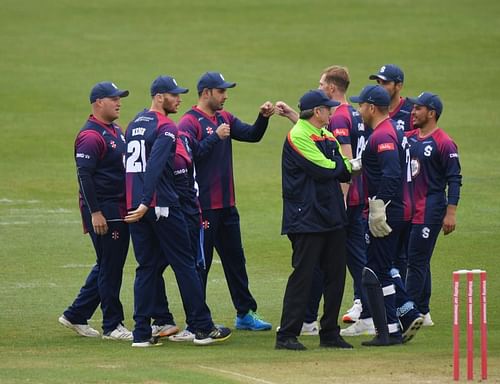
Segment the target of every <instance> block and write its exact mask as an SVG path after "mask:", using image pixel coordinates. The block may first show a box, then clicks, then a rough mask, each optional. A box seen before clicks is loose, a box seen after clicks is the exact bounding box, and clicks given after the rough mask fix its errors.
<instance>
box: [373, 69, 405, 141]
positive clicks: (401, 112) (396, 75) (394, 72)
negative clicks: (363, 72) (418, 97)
mask: <svg viewBox="0 0 500 384" xmlns="http://www.w3.org/2000/svg"><path fill="white" fill-rule="evenodd" d="M369 79H370V80H376V81H377V83H378V84H379V85H381V86H382V87H384V88H385V90H386V91H387V92H388V93H389V96H390V97H391V104H390V105H389V117H390V118H391V119H392V120H394V123H395V124H396V128H397V129H399V130H402V131H411V130H412V129H413V121H412V118H411V110H412V108H413V104H412V103H411V101H410V100H409V99H408V98H404V97H401V90H402V89H403V84H404V79H405V75H404V73H403V71H402V70H401V68H399V67H398V66H397V65H394V64H385V65H383V66H382V67H380V70H379V71H378V73H377V74H374V75H371V76H370V77H369Z"/></svg>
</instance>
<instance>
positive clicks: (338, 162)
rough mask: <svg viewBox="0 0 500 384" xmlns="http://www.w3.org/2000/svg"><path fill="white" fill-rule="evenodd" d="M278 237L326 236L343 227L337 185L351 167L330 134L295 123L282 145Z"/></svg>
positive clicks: (348, 176) (343, 214) (342, 205)
mask: <svg viewBox="0 0 500 384" xmlns="http://www.w3.org/2000/svg"><path fill="white" fill-rule="evenodd" d="M281 172H282V189H283V221H282V230H281V233H282V234H288V233H315V232H327V231H332V230H335V229H339V228H342V227H344V226H345V225H346V224H347V216H346V211H345V203H344V197H343V195H342V190H341V188H340V183H341V182H347V181H349V180H350V179H351V165H350V163H349V160H348V159H347V158H346V157H345V156H343V155H342V153H341V151H340V146H339V144H338V142H337V140H336V139H335V137H334V136H333V134H332V133H331V132H329V131H328V130H327V129H325V128H321V129H320V128H316V127H315V126H313V125H312V124H311V123H309V122H308V121H307V120H303V119H299V121H298V122H297V124H295V126H294V127H293V128H292V129H291V130H290V132H289V133H288V135H287V138H286V140H285V143H284V145H283V154H282V163H281Z"/></svg>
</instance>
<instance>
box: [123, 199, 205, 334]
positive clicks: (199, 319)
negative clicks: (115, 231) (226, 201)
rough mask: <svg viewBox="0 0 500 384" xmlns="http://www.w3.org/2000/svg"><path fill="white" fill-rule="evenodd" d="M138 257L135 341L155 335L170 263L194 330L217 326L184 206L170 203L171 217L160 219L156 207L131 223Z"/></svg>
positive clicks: (135, 292)
mask: <svg viewBox="0 0 500 384" xmlns="http://www.w3.org/2000/svg"><path fill="white" fill-rule="evenodd" d="M130 234H131V236H132V243H133V246H134V252H135V257H136V260H137V263H138V264H139V265H138V266H137V269H136V276H135V282H134V320H135V329H134V332H133V333H134V341H135V342H141V341H145V340H149V338H150V337H151V325H150V324H151V318H152V317H153V316H154V315H155V313H157V311H158V304H159V303H160V299H159V298H158V296H157V295H158V292H159V288H158V287H159V286H160V284H161V282H160V280H159V279H160V277H161V276H162V274H163V271H164V270H165V268H166V267H167V265H170V266H171V267H172V269H173V271H174V274H175V278H176V280H177V285H178V287H179V291H180V294H181V298H182V303H183V305H184V311H185V314H186V318H187V319H190V322H191V323H192V324H190V325H192V328H193V330H194V331H209V330H211V329H212V328H213V327H214V324H213V322H212V317H211V314H210V311H209V309H208V307H207V306H206V304H205V295H204V291H203V283H202V281H201V280H200V278H199V275H198V272H197V270H196V265H195V259H194V257H193V255H192V252H191V244H190V239H189V234H188V230H187V224H186V220H185V218H184V215H183V213H182V211H181V209H180V208H178V207H170V210H169V216H168V217H160V218H159V219H157V217H156V215H155V212H154V210H153V209H149V210H148V212H147V213H146V215H145V216H144V217H143V218H142V219H141V220H140V221H138V222H137V223H133V224H131V225H130Z"/></svg>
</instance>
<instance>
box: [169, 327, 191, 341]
mask: <svg viewBox="0 0 500 384" xmlns="http://www.w3.org/2000/svg"><path fill="white" fill-rule="evenodd" d="M194 338H195V334H194V333H192V332H190V331H188V330H187V329H184V330H183V331H180V332H179V333H177V334H175V335H172V336H169V337H168V339H169V340H170V341H193V340H194Z"/></svg>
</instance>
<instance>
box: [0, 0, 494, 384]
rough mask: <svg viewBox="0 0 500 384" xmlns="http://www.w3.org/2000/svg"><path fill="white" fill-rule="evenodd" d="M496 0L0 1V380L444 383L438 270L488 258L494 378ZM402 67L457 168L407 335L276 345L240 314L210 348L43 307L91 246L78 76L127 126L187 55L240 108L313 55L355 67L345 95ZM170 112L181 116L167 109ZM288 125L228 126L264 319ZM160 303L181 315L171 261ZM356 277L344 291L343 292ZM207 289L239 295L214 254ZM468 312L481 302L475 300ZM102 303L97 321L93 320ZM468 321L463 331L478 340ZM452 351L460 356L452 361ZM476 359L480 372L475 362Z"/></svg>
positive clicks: (192, 80) (447, 370) (314, 72)
mask: <svg viewBox="0 0 500 384" xmlns="http://www.w3.org/2000/svg"><path fill="white" fill-rule="evenodd" d="M499 16H500V3H499V2H498V1H493V0H480V1H476V2H469V1H465V0H459V1H452V0H443V1H439V2H437V1H430V0H424V1H419V2H417V1H408V0H401V1H397V2H396V1H388V0H380V1H378V2H372V1H369V0H360V1H347V0H342V1H326V0H312V1H307V2H306V1H299V0H293V1H278V0H269V1H262V0H255V1H252V2H250V1H243V0H233V1H229V0H219V1H217V2H215V1H210V0H209V1H200V0H196V1H179V0H175V1H168V2H167V1H166V2H159V1H151V0H143V1H141V2H137V1H131V0H121V1H117V0H102V1H96V0H87V1H71V0H46V1H35V0H26V1H13V0H3V1H2V6H1V12H0V31H1V33H0V57H1V59H0V73H1V74H0V126H1V129H0V146H1V151H0V154H1V155H0V159H1V160H0V176H1V182H0V260H1V264H2V266H1V268H0V383H144V384H146V383H147V384H152V383H174V384H177V383H179V384H180V383H204V384H209V383H265V384H277V383H351V382H375V383H385V382H389V381H390V382H405V381H406V382H412V383H413V382H415V383H439V382H451V362H452V359H451V351H452V336H451V319H452V312H451V309H452V308H451V272H452V271H453V270H455V269H462V268H482V269H486V270H487V271H488V273H489V280H488V294H489V296H488V300H489V302H488V305H489V306H488V320H489V345H490V349H489V354H490V359H489V363H490V364H489V368H490V378H489V382H500V353H499V352H500V321H499V316H500V312H499V309H500V302H499V300H498V298H497V297H496V292H498V291H499V290H500V283H499V280H498V273H499V272H500V268H499V266H498V265H499V263H498V253H499V250H500V224H499V223H500V208H499V203H498V199H499V198H500V192H499V191H500V158H499V156H498V155H497V152H498V145H499V143H500V141H499V140H498V129H499V124H498V117H497V114H498V112H495V111H498V109H497V108H498V107H497V104H498V95H497V94H498V89H500V69H499V68H500V66H499V65H498V63H499V61H500V28H499V27H498V17H499ZM386 63H397V64H399V65H400V66H401V67H402V68H403V69H404V70H405V74H406V82H405V88H404V95H411V96H415V95H417V94H419V93H420V92H421V91H423V90H428V91H433V92H436V93H438V94H439V95H440V96H441V97H442V99H443V101H444V105H445V108H444V113H443V116H442V118H441V119H440V125H441V126H442V127H443V128H445V129H446V130H447V131H448V132H449V134H450V135H451V136H452V137H453V138H454V139H455V141H456V142H457V143H458V145H459V150H460V153H461V163H462V167H463V169H462V170H463V176H464V179H463V182H464V185H463V189H462V199H461V202H460V207H459V212H458V227H457V230H456V232H455V233H453V234H452V235H451V236H449V237H446V238H445V237H441V238H440V239H439V242H438V246H437V249H436V251H435V254H434V259H433V283H434V288H433V298H432V302H431V306H432V317H433V319H434V321H435V323H436V325H435V327H433V328H426V329H424V330H422V331H421V332H420V333H419V334H418V335H417V337H416V338H415V340H414V341H412V342H411V343H409V344H408V345H405V346H402V347H394V348H387V349H377V350H373V349H366V348H362V347H361V346H360V342H361V341H362V340H365V339H366V338H359V339H358V338H355V339H354V340H352V341H353V343H354V346H355V349H354V350H353V351H325V350H320V349H319V348H318V339H317V337H304V338H302V339H303V341H304V343H305V344H306V346H307V347H309V350H308V351H306V352H304V353H293V352H287V351H275V350H274V349H273V345H274V332H264V333H258V334H254V333H248V332H241V331H235V332H234V334H233V337H232V338H231V340H230V341H229V342H228V343H226V344H224V345H217V346H209V347H206V348H200V347H196V346H194V345H185V344H182V345H177V344H176V345H174V343H168V342H166V343H164V345H163V346H161V347H159V348H152V349H147V350H135V349H132V348H131V347H130V345H129V343H118V342H108V341H102V340H100V339H99V340H89V339H84V338H79V337H77V336H75V335H74V334H73V333H71V332H70V331H69V330H67V329H64V328H63V327H61V326H60V325H59V324H58V323H57V317H58V316H59V315H60V314H61V312H62V311H63V310H64V309H65V308H66V306H67V305H68V304H70V302H71V301H72V300H73V298H74V296H75V295H76V293H77V292H78V289H79V288H80V286H81V284H82V283H83V281H84V278H85V277H86V275H87V273H88V271H89V269H90V266H91V265H92V263H93V261H94V260H93V251H92V248H91V244H90V241H89V240H88V238H87V237H85V236H83V235H82V234H81V225H80V217H79V212H78V209H77V183H76V177H75V167H74V160H73V140H74V137H75V135H76V132H77V131H78V130H79V128H80V127H81V126H82V124H83V122H84V121H85V119H86V117H87V115H88V114H89V113H90V106H89V104H88V93H89V91H90V88H91V87H92V85H93V84H94V83H96V82H98V81H101V80H112V81H114V82H116V83H117V84H118V85H119V86H120V87H121V88H125V89H129V90H130V92H131V94H130V96H129V97H128V98H126V99H124V100H123V102H122V115H121V119H120V122H121V125H122V126H123V127H126V125H127V123H128V121H129V120H130V119H131V118H132V117H133V115H134V114H135V113H136V112H137V111H139V110H140V109H142V108H143V107H148V106H149V103H150V100H149V96H148V90H149V86H150V83H151V81H152V80H153V79H154V78H155V77H156V76H158V75H159V74H165V73H166V74H173V75H174V76H175V77H176V78H177V80H178V82H179V83H180V84H181V85H185V86H187V87H189V88H191V90H192V91H191V92H190V93H188V94H187V95H186V96H185V98H184V104H183V106H181V111H184V110H186V109H187V108H188V107H189V106H191V105H193V104H194V103H195V102H196V92H195V85H196V81H197V79H198V77H199V76H200V74H201V73H203V72H204V71H207V70H218V71H221V72H222V73H224V75H225V76H226V78H227V79H228V80H230V81H236V82H237V83H238V86H237V87H236V88H235V89H232V90H230V92H229V95H230V99H229V100H228V102H227V103H226V108H227V109H228V110H229V111H231V112H233V113H234V114H236V115H237V116H239V117H240V118H242V119H243V120H246V121H253V119H254V118H255V117H256V114H257V110H258V106H259V105H260V104H261V103H262V102H264V101H265V100H271V101H273V102H275V101H277V100H280V99H281V100H285V101H286V102H288V103H290V104H292V105H295V104H296V102H297V100H298V98H299V96H300V95H302V94H303V93H304V91H306V90H308V89H310V88H315V87H317V82H318V78H319V74H320V72H321V70H322V69H323V68H324V67H326V66H328V65H331V64H341V65H346V66H348V67H349V69H350V72H351V77H352V85H351V88H350V91H349V94H350V95H354V94H357V93H358V92H359V90H360V89H361V88H362V87H363V86H364V85H366V84H367V83H369V80H368V75H370V74H371V73H374V72H375V71H377V70H378V68H379V67H380V66H381V65H382V64H386ZM174 118H175V119H177V118H178V116H177V117H176V116H174ZM289 128H290V125H289V124H288V123H287V121H285V120H284V119H281V118H278V117H274V118H273V119H272V121H271V124H270V127H269V130H268V132H267V134H266V136H265V137H264V139H263V140H262V142H261V143H259V144H254V145H249V144H240V143H236V144H235V145H234V152H235V153H234V157H235V175H236V185H237V200H238V207H239V210H240V214H241V217H242V232H243V241H244V246H245V250H246V255H247V259H248V264H247V265H248V271H249V275H250V282H251V289H252V291H253V293H254V295H255V297H256V298H257V300H258V302H259V311H260V313H261V314H262V315H263V316H264V317H265V318H266V319H269V320H271V321H272V322H273V325H277V323H278V320H279V316H280V313H281V303H282V297H283V291H284V287H285V283H286V279H287V277H288V274H289V273H290V269H291V267H290V246H289V243H288V240H287V239H285V238H283V237H281V236H280V223H281V195H280V193H281V184H280V183H281V179H280V158H281V147H282V143H283V139H284V137H285V135H286V132H287V130H288V129H289ZM134 268H135V260H134V256H133V252H132V251H131V252H130V253H129V258H128V261H127V264H126V268H125V271H124V283H123V288H122V299H123V303H124V306H125V312H126V325H127V326H128V327H130V328H132V327H133V323H132V320H131V317H132V309H133V289H132V286H133V278H134ZM166 280H167V284H168V286H167V289H168V292H169V299H170V301H171V303H172V310H173V312H174V314H175V316H176V318H177V321H178V323H179V324H183V321H184V319H183V312H182V306H181V304H180V301H179V293H178V290H177V287H176V284H175V282H174V279H173V275H172V274H171V272H170V271H168V272H167V276H166ZM350 286H351V283H350V280H349V281H348V283H347V290H346V294H345V297H344V304H343V308H342V309H343V310H345V309H347V308H348V307H349V306H350V304H351V295H352V290H351V288H350ZM208 301H209V305H210V307H211V309H212V312H213V315H214V318H215V320H216V321H217V322H219V323H223V324H226V325H231V326H232V323H233V320H234V315H235V313H234V310H233V308H232V304H231V302H230V299H229V294H228V291H227V287H226V284H225V281H224V278H223V274H222V269H221V266H220V264H215V265H214V266H213V269H212V272H211V278H210V282H209V292H208ZM476 320H477V318H476ZM100 322H101V313H100V312H97V313H96V315H95V316H94V318H93V322H92V323H91V324H92V325H93V326H95V327H96V328H100ZM478 336H479V334H476V340H478ZM464 368H465V365H463V369H464ZM477 373H478V370H476V381H478V379H477V377H478V375H477Z"/></svg>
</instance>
